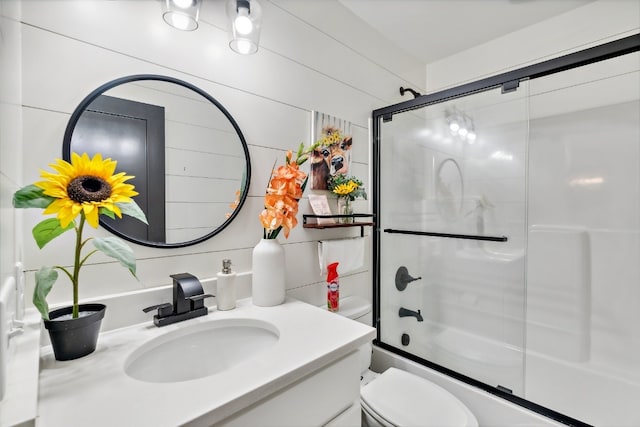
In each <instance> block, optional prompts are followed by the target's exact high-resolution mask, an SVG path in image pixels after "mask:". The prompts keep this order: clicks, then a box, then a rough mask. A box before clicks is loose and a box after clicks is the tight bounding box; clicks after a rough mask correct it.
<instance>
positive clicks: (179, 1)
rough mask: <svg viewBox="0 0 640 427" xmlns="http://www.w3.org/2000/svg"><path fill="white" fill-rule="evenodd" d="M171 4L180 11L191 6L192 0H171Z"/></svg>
mask: <svg viewBox="0 0 640 427" xmlns="http://www.w3.org/2000/svg"><path fill="white" fill-rule="evenodd" d="M173 4H175V5H176V6H178V7H179V8H181V9H186V8H188V7H191V6H193V0H173Z"/></svg>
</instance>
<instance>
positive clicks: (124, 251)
mask: <svg viewBox="0 0 640 427" xmlns="http://www.w3.org/2000/svg"><path fill="white" fill-rule="evenodd" d="M93 246H95V247H96V249H98V250H99V251H101V252H103V253H104V254H105V255H108V256H110V257H111V258H115V259H117V260H118V261H120V264H122V265H123V266H125V267H126V268H127V269H129V271H130V272H131V274H133V276H134V277H137V276H136V257H135V256H134V255H133V250H132V249H131V248H130V247H129V245H127V244H126V243H125V242H124V240H122V239H119V238H117V237H95V238H94V239H93Z"/></svg>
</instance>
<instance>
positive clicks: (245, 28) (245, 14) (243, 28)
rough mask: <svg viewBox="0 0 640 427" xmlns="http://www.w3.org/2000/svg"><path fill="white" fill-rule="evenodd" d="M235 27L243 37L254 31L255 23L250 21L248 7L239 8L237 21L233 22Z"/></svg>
mask: <svg viewBox="0 0 640 427" xmlns="http://www.w3.org/2000/svg"><path fill="white" fill-rule="evenodd" d="M233 26H234V27H235V29H236V31H237V32H238V34H242V35H243V36H245V35H247V34H249V33H251V32H252V31H253V22H251V19H249V9H247V8H246V7H239V8H238V16H236V19H235V20H234V21H233Z"/></svg>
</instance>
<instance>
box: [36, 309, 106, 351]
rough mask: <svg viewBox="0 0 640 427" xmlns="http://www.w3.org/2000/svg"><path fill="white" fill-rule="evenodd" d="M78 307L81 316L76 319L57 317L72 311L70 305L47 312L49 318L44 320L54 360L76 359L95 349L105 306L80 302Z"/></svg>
mask: <svg viewBox="0 0 640 427" xmlns="http://www.w3.org/2000/svg"><path fill="white" fill-rule="evenodd" d="M79 308H80V313H81V317H78V318H77V319H71V318H69V319H59V318H60V317H62V316H65V315H70V314H71V313H72V311H73V308H72V307H64V308H60V309H57V310H53V311H52V312H50V313H49V320H44V327H45V328H47V330H48V331H49V338H50V339H51V346H52V347H53V354H54V355H55V356H56V360H73V359H77V358H79V357H82V356H86V355H87V354H90V353H93V351H94V350H95V349H96V344H97V342H98V334H99V333H100V325H101V323H102V319H103V318H104V312H105V310H106V309H107V307H106V306H105V305H103V304H80V306H79ZM82 313H85V314H84V315H82ZM87 313H89V314H87Z"/></svg>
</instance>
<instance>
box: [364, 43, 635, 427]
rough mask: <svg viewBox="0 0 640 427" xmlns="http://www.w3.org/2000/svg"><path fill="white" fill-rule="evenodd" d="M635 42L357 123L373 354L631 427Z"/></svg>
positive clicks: (572, 414)
mask: <svg viewBox="0 0 640 427" xmlns="http://www.w3.org/2000/svg"><path fill="white" fill-rule="evenodd" d="M639 49H640V35H635V36H631V37H627V38H624V39H621V40H618V41H614V42H610V43H607V44H603V45H600V46H596V47H593V48H590V49H587V50H583V51H580V52H576V53H572V54H569V55H566V56H563V57H560V58H556V59H552V60H549V61H546V62H542V63H539V64H535V65H532V66H528V67H525V68H522V69H519V70H515V71H511V72H507V73H505V74H502V75H499V76H495V77H491V78H487V79H483V80H480V81H477V82H474V83H469V84H465V85H463V86H460V87H457V88H453V89H448V90H445V91H442V92H438V93H435V94H431V95H424V96H417V97H416V98H415V99H411V100H409V101H406V102H403V103H400V104H396V105H392V106H390V107H385V108H382V109H379V110H376V111H374V112H373V131H374V135H373V144H374V145H373V147H374V148H373V149H374V154H373V163H374V171H375V172H374V179H373V181H374V182H373V189H374V199H373V203H374V214H375V215H376V218H377V228H376V232H375V233H374V252H375V257H376V259H375V262H374V266H375V271H374V281H375V282H374V289H375V292H374V310H375V312H374V319H375V322H376V326H377V330H378V332H377V333H378V335H377V340H376V344H377V346H379V347H381V348H383V349H385V350H388V351H391V352H393V353H395V354H397V355H400V356H402V357H405V358H409V359H411V360H413V361H416V362H419V363H421V364H423V365H425V366H427V367H428V368H429V369H433V370H436V371H439V372H441V373H445V374H447V375H450V376H451V377H453V378H456V379H457V380H462V381H464V382H466V383H468V384H471V385H473V386H477V387H479V388H481V389H482V390H484V392H486V393H490V394H493V395H496V396H499V397H502V398H504V399H506V400H509V401H511V402H515V403H518V404H520V405H523V406H525V407H528V408H530V409H533V410H535V411H538V412H540V413H543V414H545V415H547V416H549V417H551V418H554V419H556V420H559V421H561V422H565V423H568V424H574V425H582V424H594V425H616V426H632V425H640V413H639V412H638V411H637V410H635V407H636V406H637V402H639V401H640V356H639V355H640V334H639V333H638V327H640V167H639V165H640V53H639V52H638V50H639Z"/></svg>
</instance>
